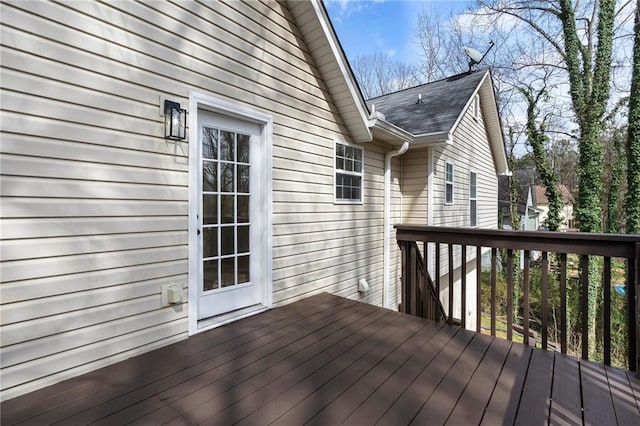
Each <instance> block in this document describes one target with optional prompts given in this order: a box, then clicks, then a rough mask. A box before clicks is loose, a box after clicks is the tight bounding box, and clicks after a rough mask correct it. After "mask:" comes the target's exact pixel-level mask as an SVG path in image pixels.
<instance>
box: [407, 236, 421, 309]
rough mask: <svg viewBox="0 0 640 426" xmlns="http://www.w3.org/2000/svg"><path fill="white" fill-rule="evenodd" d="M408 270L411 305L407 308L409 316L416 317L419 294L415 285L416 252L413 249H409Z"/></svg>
mask: <svg viewBox="0 0 640 426" xmlns="http://www.w3.org/2000/svg"><path fill="white" fill-rule="evenodd" d="M409 268H410V269H409V281H410V283H411V285H410V287H409V288H410V291H409V293H410V294H411V299H410V301H411V303H410V305H409V306H408V308H409V313H410V314H411V315H418V309H417V306H418V296H419V292H418V285H417V268H416V251H415V248H413V247H412V248H410V249H409Z"/></svg>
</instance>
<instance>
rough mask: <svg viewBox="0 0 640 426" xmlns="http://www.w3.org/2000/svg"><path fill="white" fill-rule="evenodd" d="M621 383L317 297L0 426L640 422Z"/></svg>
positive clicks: (147, 358) (579, 366)
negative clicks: (18, 425) (23, 425)
mask: <svg viewBox="0 0 640 426" xmlns="http://www.w3.org/2000/svg"><path fill="white" fill-rule="evenodd" d="M639 403H640V382H639V381H638V380H637V379H635V378H634V377H633V376H632V375H631V374H627V373H626V372H624V371H621V370H617V369H614V368H610V367H604V366H603V365H600V364H595V363H592V362H585V361H580V360H577V359H575V358H571V357H567V356H563V355H561V354H558V353H552V352H544V351H541V350H537V349H532V348H531V347H530V346H525V345H522V344H519V343H512V342H509V341H506V340H501V339H495V338H492V337H489V336H485V335H481V334H476V333H473V332H468V331H464V330H461V329H459V328H457V327H451V326H448V325H444V324H440V323H435V322H432V321H429V320H425V319H422V318H417V317H413V316H408V315H405V314H401V313H397V312H392V311H389V310H385V309H381V308H377V307H374V306H371V305H368V304H364V303H360V302H354V301H352V300H348V299H344V298H340V297H337V296H332V295H329V294H326V293H323V294H320V295H317V296H313V297H310V298H307V299H304V300H301V301H299V302H296V303H293V304H290V305H287V306H284V307H281V308H277V309H273V310H271V311H268V312H266V313H263V314H260V315H256V316H254V317H251V318H246V319H243V320H241V321H237V322H235V323H232V324H228V325H226V326H223V327H220V328H217V329H214V330H211V331H208V332H205V333H201V334H198V335H196V336H192V337H190V338H189V339H187V340H184V341H182V342H178V343H176V344H173V345H170V346H167V347H165V348H162V349H159V350H155V351H153V352H149V353H147V354H144V355H141V356H138V357H135V358H131V359H129V360H126V361H123V362H120V363H117V364H114V365H111V366H109V367H106V368H103V369H100V370H97V371H94V372H92V373H89V374H85V375H83V376H79V377H76V378H74V379H71V380H67V381H65V382H62V383H59V384H56V385H53V386H50V387H48V388H45V389H41V390H38V391H36V392H32V393H30V394H27V395H24V396H21V397H18V398H14V399H12V400H9V401H5V402H4V403H2V405H1V407H0V409H1V420H2V424H3V425H9V424H15V423H21V422H24V423H27V424H34V423H36V424H43V423H46V424H50V423H56V422H63V423H65V424H87V423H101V424H110V425H112V424H125V423H130V422H132V423H139V424H159V423H170V424H196V423H208V424H236V423H240V424H260V425H266V424H271V423H275V424H284V425H296V424H305V423H311V424H331V425H333V424H340V423H346V424H362V425H366V424H374V423H380V424H393V425H403V424H410V423H415V424H430V425H431V424H433V425H438V424H464V425H471V424H488V425H497V424H514V423H521V424H541V423H543V422H544V423H547V421H550V422H551V424H597V425H611V424H640V412H639Z"/></svg>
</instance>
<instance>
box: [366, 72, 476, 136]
mask: <svg viewBox="0 0 640 426" xmlns="http://www.w3.org/2000/svg"><path fill="white" fill-rule="evenodd" d="M484 77H485V73H483V72H474V73H464V74H458V75H454V76H452V77H449V78H446V79H443V80H439V81H434V82H432V83H427V84H422V85H420V86H415V87H411V88H409V89H405V90H401V91H398V92H394V93H389V94H387V95H383V96H379V97H376V98H372V99H369V100H368V101H367V105H368V106H369V109H373V105H375V110H376V111H380V112H382V113H383V114H384V115H385V118H386V120H387V121H389V122H390V123H393V124H395V125H396V126H399V127H401V128H403V129H405V130H407V131H409V132H410V133H411V134H413V135H424V134H434V133H435V134H437V133H448V132H449V131H451V129H452V128H453V127H454V125H455V124H456V122H457V120H458V117H460V115H461V114H462V113H463V112H464V110H465V107H466V106H467V103H468V101H469V99H471V96H472V95H473V94H474V93H475V91H476V89H477V88H478V86H479V85H480V82H481V81H482V80H483V79H484ZM419 95H421V96H422V101H421V102H418V96H419Z"/></svg>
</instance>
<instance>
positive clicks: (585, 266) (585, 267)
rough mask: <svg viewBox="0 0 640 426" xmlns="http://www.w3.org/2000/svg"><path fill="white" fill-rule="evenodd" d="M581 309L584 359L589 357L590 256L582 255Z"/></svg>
mask: <svg viewBox="0 0 640 426" xmlns="http://www.w3.org/2000/svg"><path fill="white" fill-rule="evenodd" d="M580 292H581V293H580V309H581V310H582V311H581V318H582V359H586V360H588V359H589V256H587V255H582V256H580Z"/></svg>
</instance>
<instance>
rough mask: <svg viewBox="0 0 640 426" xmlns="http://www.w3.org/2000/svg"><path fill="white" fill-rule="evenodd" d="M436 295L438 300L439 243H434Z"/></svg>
mask: <svg viewBox="0 0 640 426" xmlns="http://www.w3.org/2000/svg"><path fill="white" fill-rule="evenodd" d="M435 246H436V253H435V256H436V272H435V274H436V297H437V298H438V300H440V243H436V244H435ZM443 319H444V318H443Z"/></svg>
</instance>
